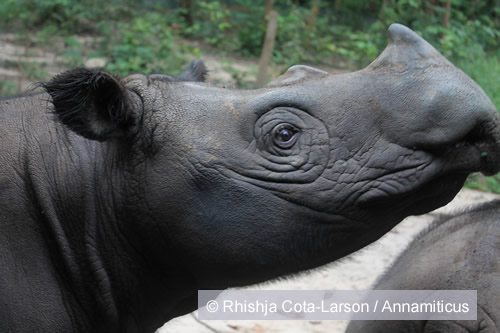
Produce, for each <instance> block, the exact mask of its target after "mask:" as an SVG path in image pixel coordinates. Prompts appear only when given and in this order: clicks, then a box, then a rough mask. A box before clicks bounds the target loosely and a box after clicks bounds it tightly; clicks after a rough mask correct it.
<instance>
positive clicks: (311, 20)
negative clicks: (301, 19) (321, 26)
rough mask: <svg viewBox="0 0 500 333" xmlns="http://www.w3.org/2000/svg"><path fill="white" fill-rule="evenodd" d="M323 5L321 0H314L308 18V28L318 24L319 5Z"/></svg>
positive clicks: (310, 28)
mask: <svg viewBox="0 0 500 333" xmlns="http://www.w3.org/2000/svg"><path fill="white" fill-rule="evenodd" d="M320 5H321V0H312V4H311V14H310V15H309V17H308V19H307V21H308V22H307V28H308V29H309V30H312V29H314V26H315V25H316V19H317V18H318V15H319V7H320Z"/></svg>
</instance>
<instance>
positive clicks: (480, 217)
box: [346, 201, 500, 333]
mask: <svg viewBox="0 0 500 333" xmlns="http://www.w3.org/2000/svg"><path fill="white" fill-rule="evenodd" d="M373 289H379V290H400V289H402V290H477V300H478V302H477V306H478V309H477V320H475V321H472V320H471V321H465V320H455V321H452V320H449V321H440V320H430V321H381V320H380V321H352V322H351V323H350V324H349V326H348V328H347V330H346V333H387V332H391V333H432V332H440V333H485V332H488V333H489V332H491V333H493V332H499V331H500V201H493V202H490V203H487V204H483V205H481V206H479V207H477V208H475V209H473V210H471V211H466V212H463V213H460V214H457V215H455V216H446V217H441V218H439V219H437V220H436V221H435V222H434V223H433V224H432V225H431V226H430V227H429V228H428V229H427V230H426V231H424V232H423V233H421V234H420V235H419V236H417V237H416V238H415V239H414V240H413V241H412V243H411V244H410V245H409V246H408V248H407V249H406V250H405V251H404V252H403V253H402V254H401V255H400V257H399V258H398V259H397V260H396V261H395V263H394V264H393V265H392V267H391V268H389V270H388V271H387V272H386V273H385V274H384V275H383V276H382V277H381V278H380V279H379V281H378V282H377V283H376V284H375V288H373Z"/></svg>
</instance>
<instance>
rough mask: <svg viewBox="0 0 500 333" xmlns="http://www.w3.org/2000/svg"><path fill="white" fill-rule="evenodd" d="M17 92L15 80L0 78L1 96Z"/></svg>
mask: <svg viewBox="0 0 500 333" xmlns="http://www.w3.org/2000/svg"><path fill="white" fill-rule="evenodd" d="M16 92H17V88H16V84H15V83H14V82H13V81H10V80H0V97H2V96H9V95H13V94H15V93H16Z"/></svg>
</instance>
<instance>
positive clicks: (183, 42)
mask: <svg viewBox="0 0 500 333" xmlns="http://www.w3.org/2000/svg"><path fill="white" fill-rule="evenodd" d="M269 3H270V2H269V0H219V1H210V0H198V1H189V0H178V1H175V0H142V1H141V0H114V1H110V2H102V1H98V0H47V1H38V0H3V1H0V17H2V21H1V22H0V32H2V31H3V32H10V33H14V34H15V35H16V40H17V42H18V43H19V44H20V45H22V46H25V49H26V50H28V49H30V48H33V47H38V48H40V49H46V50H47V49H48V50H50V51H51V52H56V53H57V55H58V57H57V59H58V60H57V62H58V64H57V65H58V66H60V67H62V68H64V67H74V66H82V65H84V64H85V63H86V61H88V59H91V58H98V59H99V58H100V59H105V64H104V65H105V67H106V68H107V69H108V70H110V71H112V72H115V73H118V74H120V75H126V74H128V73H133V72H145V73H151V72H164V73H165V72H166V73H170V74H173V75H175V74H177V73H178V72H179V71H180V70H181V69H182V68H183V67H184V66H186V65H187V64H188V63H189V62H190V61H191V60H192V59H194V58H199V57H201V50H200V47H195V46H193V45H202V46H203V48H207V47H208V48H209V50H210V52H214V50H216V52H221V53H224V54H227V55H237V56H243V57H258V56H259V55H260V53H261V50H262V44H263V40H264V35H265V33H266V26H267V23H266V6H265V5H266V4H269ZM273 8H274V10H276V11H277V12H278V13H279V18H278V31H277V36H276V43H275V47H274V50H273V62H274V63H275V64H281V65H283V67H284V68H286V66H290V65H292V64H296V63H304V62H307V63H311V64H325V65H330V66H335V67H341V68H349V69H356V68H359V67H362V66H365V65H366V64H367V63H369V62H370V61H372V60H373V59H374V58H375V57H376V55H377V54H379V53H380V52H381V51H382V49H383V48H384V47H385V45H386V40H387V39H386V31H387V26H388V25H389V24H390V23H393V22H399V23H402V24H405V25H407V26H409V27H411V28H412V29H414V30H415V31H417V32H418V33H420V34H421V35H422V36H423V37H424V38H425V39H427V40H428V41H429V42H431V43H432V44H433V45H434V46H435V47H436V48H437V49H438V50H439V51H440V52H441V53H443V54H444V55H445V56H446V57H448V58H450V59H451V60H452V61H453V62H454V63H455V64H457V66H458V67H460V68H462V69H463V70H464V71H465V72H466V73H468V74H469V75H470V76H471V77H472V78H474V79H475V80H476V81H477V82H478V83H479V84H480V85H481V86H482V87H483V88H484V90H485V91H486V92H487V94H488V95H489V96H490V98H491V99H492V101H493V102H494V103H495V104H496V106H497V108H499V109H500V62H499V57H498V56H499V54H500V49H499V46H500V44H499V43H500V0H488V1H479V0H366V1H365V0H275V1H274V5H273ZM82 35H86V36H90V37H89V38H90V42H87V41H82V38H81V36H82ZM191 41H196V43H193V42H191ZM23 56H30V55H26V54H23ZM9 61H10V60H9ZM2 64H3V65H2V66H3V67H4V68H7V67H9V66H11V67H13V69H15V70H19V71H22V72H23V73H24V74H23V75H24V77H25V79H27V80H30V81H39V80H44V79H47V78H48V76H49V73H50V69H49V68H48V67H47V64H42V63H36V62H32V61H27V60H20V61H19V62H18V63H16V64H10V63H8V61H3V62H2ZM224 68H226V69H229V71H230V73H231V75H232V77H233V78H234V79H235V81H236V83H237V84H238V85H239V86H251V84H249V83H248V82H249V78H248V73H246V72H245V73H244V72H240V71H238V70H236V69H234V68H232V66H231V65H230V64H226V65H224ZM255 72H256V71H255ZM20 86H21V85H20V84H19V83H17V84H16V83H14V81H12V80H8V79H3V78H2V77H0V95H8V94H13V93H15V92H17V89H18V88H19V87H20ZM468 184H469V186H472V187H474V188H480V189H484V190H490V191H495V192H499V193H500V180H499V179H498V178H494V177H492V178H482V177H479V176H477V175H474V176H472V177H471V178H470V180H469V182H468Z"/></svg>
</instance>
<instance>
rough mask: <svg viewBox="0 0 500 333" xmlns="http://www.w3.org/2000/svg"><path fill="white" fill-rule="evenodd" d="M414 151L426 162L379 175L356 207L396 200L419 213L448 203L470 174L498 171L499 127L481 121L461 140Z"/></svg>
mask: <svg viewBox="0 0 500 333" xmlns="http://www.w3.org/2000/svg"><path fill="white" fill-rule="evenodd" d="M416 153H420V154H422V153H424V154H425V156H426V157H427V162H426V163H422V164H420V165H418V166H416V167H414V168H406V169H404V170H400V171H396V172H394V173H391V174H387V175H384V176H382V177H380V178H378V179H377V180H376V182H377V183H378V184H379V185H378V186H377V187H376V188H373V189H370V190H368V191H367V192H365V193H364V194H363V195H361V196H360V197H359V199H358V201H357V204H358V206H359V207H361V208H364V209H367V208H370V209H374V208H379V209H380V208H384V207H387V206H388V205H390V206H394V203H395V201H397V202H398V204H399V203H402V205H401V206H402V207H403V209H408V206H411V207H412V208H413V209H414V210H415V212H413V214H421V213H425V212H427V211H430V210H432V209H435V208H438V207H441V206H443V205H445V204H447V203H448V202H449V201H451V200H452V199H453V198H454V196H455V195H456V193H458V191H459V190H460V189H461V187H462V186H463V184H464V183H465V180H466V179H467V176H468V175H469V174H470V173H473V172H481V173H482V174H484V175H486V176H491V175H494V174H496V173H497V172H499V171H500V128H499V127H498V126H497V124H496V122H488V123H484V124H481V125H479V126H476V127H475V128H474V129H473V130H472V131H470V132H469V133H468V134H467V135H466V136H465V137H463V138H462V139H461V140H457V141H454V142H450V143H447V144H445V145H441V146H440V147H439V148H435V147H426V148H424V149H423V150H418V151H416ZM415 174H418V177H417V176H415ZM412 177H413V180H412ZM404 202H407V204H404Z"/></svg>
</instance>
